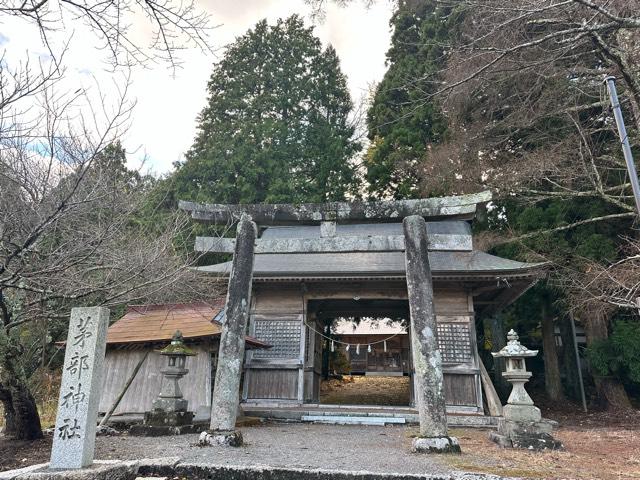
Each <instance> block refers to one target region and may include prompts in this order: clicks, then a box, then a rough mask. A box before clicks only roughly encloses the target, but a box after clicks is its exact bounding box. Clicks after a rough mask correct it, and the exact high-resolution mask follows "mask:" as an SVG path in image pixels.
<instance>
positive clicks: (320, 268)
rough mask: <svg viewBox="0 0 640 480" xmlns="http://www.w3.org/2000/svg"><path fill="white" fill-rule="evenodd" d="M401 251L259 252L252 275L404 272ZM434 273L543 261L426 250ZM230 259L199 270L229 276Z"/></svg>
mask: <svg viewBox="0 0 640 480" xmlns="http://www.w3.org/2000/svg"><path fill="white" fill-rule="evenodd" d="M404 262H405V256H404V252H358V253H303V254H295V253H294V254H260V255H256V256H255V264H254V276H255V277H305V276H309V277H316V276H343V275H347V276H354V275H357V276H390V275H399V276H402V275H404V274H405V264H404ZM429 263H430V265H431V270H432V272H434V273H469V274H480V273H488V274H500V273H529V272H532V271H533V270H536V269H538V268H540V267H542V266H544V265H545V264H543V263H523V262H517V261H515V260H509V259H506V258H501V257H496V256H494V255H490V254H488V253H485V252H479V251H471V252H466V251H465V252H429ZM230 269H231V262H225V263H219V264H217V265H210V266H205V267H199V268H198V270H200V271H203V272H210V273H216V274H222V275H228V273H229V271H230Z"/></svg>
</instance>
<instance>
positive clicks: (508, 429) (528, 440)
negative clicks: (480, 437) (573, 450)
mask: <svg viewBox="0 0 640 480" xmlns="http://www.w3.org/2000/svg"><path fill="white" fill-rule="evenodd" d="M554 426H555V422H552V421H550V420H540V421H537V422H514V421H512V420H507V419H504V418H502V419H500V420H499V421H498V430H497V432H490V433H489V440H491V441H493V442H495V443H497V444H498V445H500V446H501V447H504V448H524V449H527V450H562V449H563V448H564V446H563V445H562V442H560V441H558V440H556V439H555V438H553V436H552V435H551V431H552V430H553V427H554Z"/></svg>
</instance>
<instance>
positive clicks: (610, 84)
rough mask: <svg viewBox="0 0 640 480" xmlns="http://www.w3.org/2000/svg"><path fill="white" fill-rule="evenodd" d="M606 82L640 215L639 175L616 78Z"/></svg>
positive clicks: (607, 78) (605, 80) (610, 77)
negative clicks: (619, 98) (625, 124)
mask: <svg viewBox="0 0 640 480" xmlns="http://www.w3.org/2000/svg"><path fill="white" fill-rule="evenodd" d="M604 82H605V83H606V84H607V90H608V91H609V98H610V99H611V107H612V108H613V116H614V117H615V119H616V125H617V126H618V135H619V136H620V142H621V143H622V153H624V160H625V162H626V163H627V171H628V172H629V180H630V181H631V188H632V189H633V198H634V199H635V201H636V213H638V215H640V184H638V173H637V172H636V165H635V163H634V162H633V154H632V153H631V145H629V136H628V135H627V129H626V127H625V126H624V118H622V110H621V109H620V101H619V100H618V92H617V91H616V77H613V76H611V75H610V76H608V77H606V78H605V79H604Z"/></svg>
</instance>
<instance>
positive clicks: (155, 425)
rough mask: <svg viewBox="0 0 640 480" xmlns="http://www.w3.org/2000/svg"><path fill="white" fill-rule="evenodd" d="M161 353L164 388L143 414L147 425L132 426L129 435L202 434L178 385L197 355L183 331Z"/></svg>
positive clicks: (178, 332) (177, 332)
mask: <svg viewBox="0 0 640 480" xmlns="http://www.w3.org/2000/svg"><path fill="white" fill-rule="evenodd" d="M159 353H160V355H163V356H165V357H166V358H167V366H166V367H165V368H163V369H162V370H160V372H161V373H162V375H163V376H164V378H163V379H162V388H161V390H160V393H159V394H158V398H156V399H155V400H154V401H153V410H151V411H150V412H145V413H144V423H143V424H142V425H134V426H132V427H131V429H130V430H129V433H130V434H132V435H146V436H157V435H179V434H182V433H199V431H200V430H201V428H200V427H199V426H198V425H194V424H193V412H189V411H188V410H187V407H188V401H187V400H186V399H185V398H183V396H182V391H181V390H180V385H179V381H180V379H181V378H182V377H184V376H185V375H186V374H187V373H189V370H187V369H186V368H185V364H186V361H187V357H190V356H193V355H195V353H194V352H193V351H192V350H191V349H190V348H188V347H187V346H186V345H185V344H184V341H183V338H182V333H181V332H180V330H177V331H176V333H175V334H174V335H173V338H172V339H171V343H170V344H169V345H168V346H167V347H165V348H163V349H162V350H160V352H159ZM202 428H204V427H202Z"/></svg>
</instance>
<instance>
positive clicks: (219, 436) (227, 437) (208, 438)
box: [198, 430, 243, 447]
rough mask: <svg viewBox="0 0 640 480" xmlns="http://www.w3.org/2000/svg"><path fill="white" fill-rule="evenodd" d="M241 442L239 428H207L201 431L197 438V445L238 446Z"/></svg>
mask: <svg viewBox="0 0 640 480" xmlns="http://www.w3.org/2000/svg"><path fill="white" fill-rule="evenodd" d="M242 443H243V441H242V433H240V431H239V430H231V431H228V432H221V431H214V430H207V431H204V432H202V433H201V434H200V438H199V439H198V445H200V446H201V447H210V446H216V445H220V446H223V447H240V446H242Z"/></svg>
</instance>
